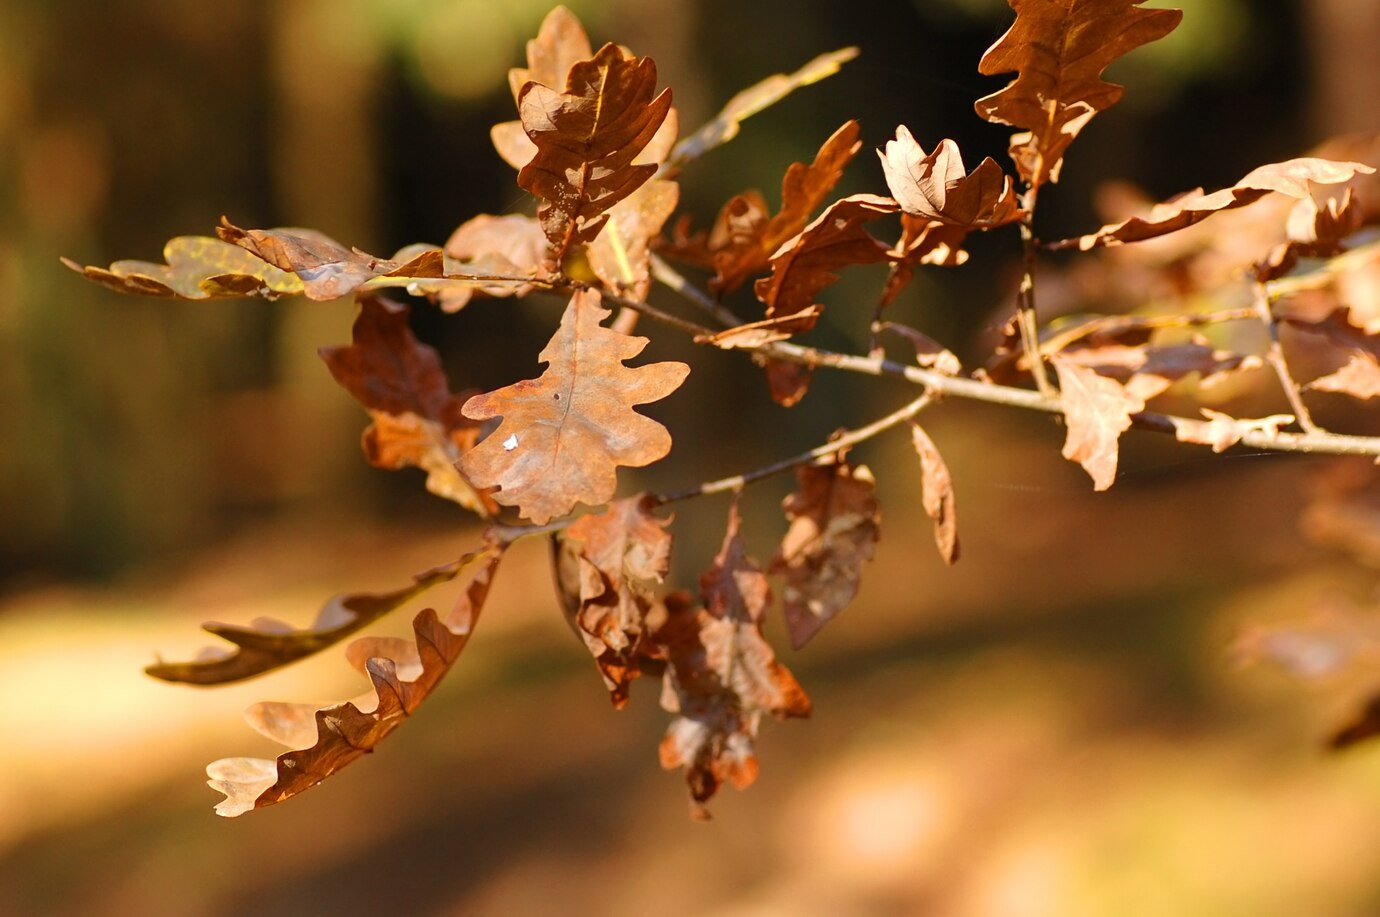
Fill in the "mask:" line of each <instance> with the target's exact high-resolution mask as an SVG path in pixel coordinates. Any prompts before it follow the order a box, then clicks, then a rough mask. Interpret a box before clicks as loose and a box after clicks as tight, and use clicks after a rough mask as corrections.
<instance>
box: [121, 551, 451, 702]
mask: <svg viewBox="0 0 1380 917" xmlns="http://www.w3.org/2000/svg"><path fill="white" fill-rule="evenodd" d="M468 560H469V559H468V558H463V559H461V560H458V561H456V562H455V563H450V564H443V565H441V566H439V567H432V568H431V569H430V570H423V571H422V572H421V573H418V574H415V575H414V576H413V577H412V582H411V583H409V584H408V585H406V586H403V587H402V588H400V589H394V590H393V591H391V592H354V593H346V594H343V595H337V596H334V597H333V598H332V599H331V600H330V601H328V602H327V603H326V604H325V605H323V606H321V610H320V611H319V612H318V613H317V615H316V620H315V621H313V622H312V624H311V626H310V627H307V628H303V629H301V630H295V629H293V627H292V626H291V625H289V624H285V623H283V622H282V621H275V620H273V619H271V618H260V619H259V620H257V621H255V622H254V623H253V624H252V625H250V626H249V627H238V626H236V625H233V624H217V623H214V622H213V623H209V624H203V625H202V629H203V630H205V631H206V632H207V633H211V634H215V635H216V636H217V637H222V638H224V639H226V640H229V641H230V642H231V643H233V644H234V645H235V649H233V650H229V649H222V648H219V647H207V648H206V649H205V650H203V651H202V652H201V653H200V654H199V656H198V657H197V658H196V659H194V660H192V661H190V662H159V663H157V664H155V665H151V666H149V667H148V668H146V669H144V671H145V672H146V673H147V674H149V675H152V676H153V677H154V678H160V679H162V680H163V681H175V682H183V683H185V684H193V685H219V684H225V683H227V682H231V681H240V680H242V679H245V678H252V677H254V676H255V675H262V674H263V673H264V672H271V671H272V670H274V669H276V668H280V667H282V666H285V665H287V664H289V663H292V662H296V661H297V660H299V659H305V658H306V657H308V656H310V655H312V654H313V653H317V652H320V651H321V650H323V649H325V648H326V647H328V646H331V645H332V644H335V643H337V642H339V641H340V640H343V639H344V638H346V637H348V636H350V634H353V633H355V632H356V631H358V630H359V629H361V628H363V627H366V626H367V625H369V624H371V623H372V622H374V621H377V620H378V619H379V618H381V617H383V616H384V615H386V614H388V613H389V612H390V611H393V610H395V609H397V608H401V607H402V606H403V605H405V604H406V603H407V602H409V601H411V600H412V599H414V598H416V597H417V596H419V595H421V594H422V593H423V592H425V591H426V590H428V589H430V588H431V587H433V586H437V585H440V584H441V583H448V582H450V581H451V580H453V579H455V577H456V576H457V575H458V574H459V573H460V570H461V569H462V568H463V567H464V566H465V564H466V563H467V562H468Z"/></svg>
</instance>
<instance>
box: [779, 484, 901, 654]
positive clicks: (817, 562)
mask: <svg viewBox="0 0 1380 917" xmlns="http://www.w3.org/2000/svg"><path fill="white" fill-rule="evenodd" d="M796 481H797V482H798V487H797V488H796V490H795V492H794V493H792V494H791V495H790V496H788V497H786V500H785V502H784V503H783V504H782V508H783V509H784V510H785V512H786V518H787V519H789V520H790V528H788V529H787V530H786V536H785V538H783V539H782V541H781V547H780V549H779V550H778V551H777V554H776V557H774V558H773V559H772V562H771V571H772V572H773V573H779V574H781V575H782V576H784V577H785V586H784V587H783V589H782V594H781V602H782V611H783V614H784V616H785V619H786V629H787V631H788V632H789V633H790V636H791V645H792V646H793V647H794V648H795V649H800V648H801V647H802V646H804V645H805V644H806V643H808V642H809V641H810V638H812V637H813V636H814V635H815V634H817V633H818V632H819V631H820V629H821V628H823V627H824V625H825V624H827V623H829V622H830V621H831V620H833V618H834V616H835V615H837V614H838V613H839V612H841V611H843V609H844V608H846V607H847V606H848V604H849V603H850V602H852V601H853V597H854V596H856V595H857V594H858V587H859V586H860V585H861V583H862V567H863V564H864V563H866V562H867V561H869V560H871V559H872V552H873V548H874V546H875V545H876V543H877V538H878V535H879V527H880V525H881V513H880V511H879V510H878V508H877V501H876V498H875V497H874V496H873V492H874V491H875V490H876V486H877V484H876V481H875V480H873V477H872V472H871V471H869V470H868V468H867V466H866V465H850V464H849V463H848V462H844V461H839V462H835V463H832V464H829V465H805V466H802V467H801V468H800V469H799V470H798V471H797V472H796Z"/></svg>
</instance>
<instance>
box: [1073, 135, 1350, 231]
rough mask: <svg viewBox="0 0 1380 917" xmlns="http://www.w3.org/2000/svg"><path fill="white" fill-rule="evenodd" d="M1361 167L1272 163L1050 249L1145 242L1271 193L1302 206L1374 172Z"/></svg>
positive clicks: (1306, 159)
mask: <svg viewBox="0 0 1380 917" xmlns="http://www.w3.org/2000/svg"><path fill="white" fill-rule="evenodd" d="M1374 171H1375V170H1374V169H1372V168H1371V167H1370V166H1367V165H1363V164H1362V163H1359V162H1333V161H1332V160H1330V159H1318V158H1316V157H1303V158H1301V159H1289V160H1285V161H1284V162H1272V163H1268V164H1267V165H1263V166H1260V167H1259V168H1256V169H1253V170H1251V172H1250V173H1249V174H1247V175H1246V176H1245V177H1244V178H1242V179H1241V180H1240V181H1238V182H1237V183H1236V184H1235V185H1232V186H1231V187H1230V188H1222V189H1220V190H1217V191H1213V192H1212V193H1210V194H1207V193H1204V192H1203V189H1202V188H1196V189H1194V190H1193V191H1189V192H1186V193H1184V194H1181V195H1179V196H1177V197H1175V198H1172V199H1170V200H1168V201H1165V202H1164V203H1161V204H1156V205H1155V206H1154V207H1152V208H1150V212H1149V213H1147V214H1146V215H1145V216H1143V217H1139V216H1138V217H1131V218H1130V219H1127V220H1123V221H1121V222H1120V223H1112V224H1110V225H1108V226H1103V227H1102V228H1101V229H1099V230H1098V231H1097V232H1094V233H1089V234H1088V235H1085V236H1079V237H1078V238H1076V239H1066V240H1063V241H1060V242H1052V243H1050V244H1049V246H1048V247H1049V248H1051V249H1061V248H1073V247H1075V246H1076V247H1077V248H1079V249H1081V250H1083V251H1088V250H1090V249H1093V248H1097V247H1099V246H1111V245H1122V244H1124V243H1127V242H1140V241H1142V240H1144V239H1153V238H1155V237H1157V236H1163V235H1167V234H1169V233H1171V232H1177V231H1178V230H1180V229H1183V228H1184V227H1186V226H1192V225H1193V224H1195V223H1201V222H1202V221H1203V220H1206V219H1207V218H1208V217H1210V216H1212V215H1213V214H1214V213H1220V212H1221V211H1223V210H1233V209H1235V208H1237V207H1245V206H1247V205H1249V204H1253V203H1255V202H1256V201H1258V200H1260V199H1261V198H1263V197H1265V195H1267V194H1269V193H1271V192H1278V193H1280V194H1284V195H1286V196H1288V197H1292V198H1297V199H1299V200H1303V199H1305V198H1307V197H1309V196H1310V191H1309V187H1308V185H1309V183H1310V182H1312V183H1314V184H1319V185H1335V184H1340V183H1342V182H1345V181H1349V180H1350V179H1351V178H1352V176H1354V175H1356V174H1358V173H1361V174H1364V173H1369V172H1374Z"/></svg>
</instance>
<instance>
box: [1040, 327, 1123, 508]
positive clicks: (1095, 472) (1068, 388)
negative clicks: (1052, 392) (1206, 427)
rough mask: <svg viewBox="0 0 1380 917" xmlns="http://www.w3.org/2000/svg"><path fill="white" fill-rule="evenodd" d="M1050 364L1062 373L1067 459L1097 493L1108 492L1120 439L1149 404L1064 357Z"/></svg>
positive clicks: (1112, 381)
mask: <svg viewBox="0 0 1380 917" xmlns="http://www.w3.org/2000/svg"><path fill="white" fill-rule="evenodd" d="M1050 362H1052V363H1053V364H1054V370H1055V372H1057V373H1058V374H1059V400H1060V402H1061V403H1062V404H1063V408H1064V422H1065V423H1066V424H1067V426H1068V435H1067V436H1066V437H1065V439H1064V448H1063V456H1064V458H1066V459H1068V460H1070V461H1073V462H1077V463H1078V464H1080V465H1082V466H1083V470H1084V471H1086V472H1087V473H1088V476H1089V477H1091V478H1092V479H1093V489H1094V490H1106V489H1107V488H1109V487H1111V486H1112V482H1113V481H1115V480H1116V465H1117V440H1118V439H1119V438H1120V437H1121V434H1122V433H1124V432H1125V431H1126V430H1128V429H1129V428H1130V426H1131V415H1132V414H1138V413H1140V412H1141V411H1143V410H1145V402H1144V401H1143V400H1142V399H1140V398H1138V397H1136V396H1135V395H1133V394H1132V393H1131V392H1129V391H1128V390H1127V389H1126V388H1125V387H1124V386H1123V385H1122V384H1121V383H1120V382H1117V381H1116V380H1115V379H1109V378H1107V377H1106V376H1103V375H1099V374H1098V373H1097V372H1096V371H1094V370H1092V369H1089V368H1087V367H1086V366H1079V365H1078V364H1077V363H1074V362H1073V361H1072V360H1070V359H1069V358H1068V357H1067V356H1065V355H1064V354H1055V355H1054V356H1053V357H1051V358H1050Z"/></svg>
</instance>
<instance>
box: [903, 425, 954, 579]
mask: <svg viewBox="0 0 1380 917" xmlns="http://www.w3.org/2000/svg"><path fill="white" fill-rule="evenodd" d="M910 439H911V444H912V445H913V446H915V454H916V455H917V456H919V457H920V478H921V484H922V485H923V488H924V491H923V492H924V497H923V501H924V506H925V513H926V514H927V515H928V516H929V517H930V518H931V519H933V520H934V543H935V546H936V547H937V548H939V556H940V557H942V558H944V563H946V564H954V563H956V562H957V561H958V553H959V547H958V511H957V509H956V507H955V500H954V482H953V478H952V477H950V475H949V466H948V465H946V464H944V457H943V456H941V455H940V454H939V449H938V447H936V446H935V444H934V440H932V439H930V436H929V434H928V433H926V432H925V430H924V428H923V427H921V426H920V424H918V423H916V422H915V421H913V420H912V421H911V423H910Z"/></svg>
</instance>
